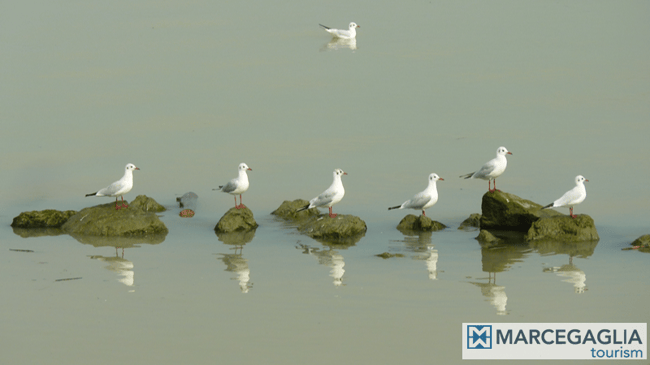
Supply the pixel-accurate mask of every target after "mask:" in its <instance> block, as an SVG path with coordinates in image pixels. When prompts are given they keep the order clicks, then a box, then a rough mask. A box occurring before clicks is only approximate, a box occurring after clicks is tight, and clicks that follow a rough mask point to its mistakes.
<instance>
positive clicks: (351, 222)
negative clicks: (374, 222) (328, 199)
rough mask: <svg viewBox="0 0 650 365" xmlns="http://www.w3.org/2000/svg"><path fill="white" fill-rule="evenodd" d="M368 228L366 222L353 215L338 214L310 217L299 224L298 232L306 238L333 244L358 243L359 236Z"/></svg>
mask: <svg viewBox="0 0 650 365" xmlns="http://www.w3.org/2000/svg"><path fill="white" fill-rule="evenodd" d="M367 229H368V227H367V226H366V222H364V221H363V220H361V218H359V217H357V216H354V215H347V214H338V215H337V216H336V217H334V218H330V216H329V214H323V215H319V216H317V217H312V218H310V219H308V220H306V221H304V222H302V223H301V224H300V226H299V227H298V230H299V231H300V232H301V233H303V234H306V235H307V236H309V237H311V238H314V239H320V240H325V241H332V242H334V243H343V244H344V243H346V242H348V241H350V242H356V241H358V239H356V238H358V237H359V236H361V235H364V234H365V233H366V230H367Z"/></svg>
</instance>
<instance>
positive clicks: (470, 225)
mask: <svg viewBox="0 0 650 365" xmlns="http://www.w3.org/2000/svg"><path fill="white" fill-rule="evenodd" d="M479 227H481V215H480V214H478V213H473V214H470V216H469V218H467V219H465V220H464V221H463V222H462V223H461V224H460V226H458V229H462V230H474V229H478V228H479Z"/></svg>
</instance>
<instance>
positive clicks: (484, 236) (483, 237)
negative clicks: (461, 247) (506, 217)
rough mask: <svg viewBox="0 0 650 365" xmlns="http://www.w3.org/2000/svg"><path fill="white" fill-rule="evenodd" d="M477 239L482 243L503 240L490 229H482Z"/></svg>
mask: <svg viewBox="0 0 650 365" xmlns="http://www.w3.org/2000/svg"><path fill="white" fill-rule="evenodd" d="M476 240H478V241H479V242H481V243H490V244H491V243H498V242H500V241H501V239H500V238H497V237H496V236H495V235H493V234H492V233H490V232H489V231H488V230H485V229H482V230H481V232H479V234H478V236H476Z"/></svg>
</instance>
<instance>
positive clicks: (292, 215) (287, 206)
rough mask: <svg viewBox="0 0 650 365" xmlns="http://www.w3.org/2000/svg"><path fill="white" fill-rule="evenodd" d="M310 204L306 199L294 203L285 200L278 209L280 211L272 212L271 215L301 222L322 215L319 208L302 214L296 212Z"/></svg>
mask: <svg viewBox="0 0 650 365" xmlns="http://www.w3.org/2000/svg"><path fill="white" fill-rule="evenodd" d="M308 204H309V202H308V201H307V200H304V199H296V200H294V201H288V200H285V201H284V202H282V204H281V205H280V207H278V209H276V210H274V211H273V212H271V214H273V215H276V216H278V217H280V218H283V219H286V220H292V221H300V220H305V219H309V218H311V217H316V216H318V215H319V214H320V213H319V212H318V209H317V208H311V209H307V210H303V211H300V212H296V210H298V209H300V208H302V207H304V206H306V205H308Z"/></svg>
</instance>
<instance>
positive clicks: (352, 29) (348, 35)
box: [318, 22, 361, 39]
mask: <svg viewBox="0 0 650 365" xmlns="http://www.w3.org/2000/svg"><path fill="white" fill-rule="evenodd" d="M318 25H320V26H321V27H323V28H325V31H326V32H328V33H329V34H331V35H333V36H334V37H335V38H341V39H354V38H356V37H357V28H361V27H360V26H358V25H357V23H355V22H352V23H350V26H349V30H343V29H332V28H330V27H326V26H324V25H323V24H318Z"/></svg>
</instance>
